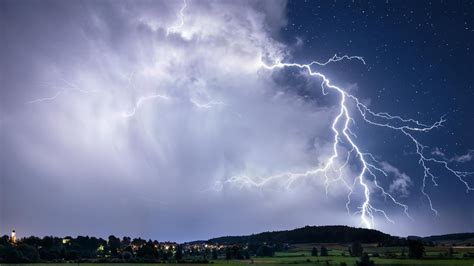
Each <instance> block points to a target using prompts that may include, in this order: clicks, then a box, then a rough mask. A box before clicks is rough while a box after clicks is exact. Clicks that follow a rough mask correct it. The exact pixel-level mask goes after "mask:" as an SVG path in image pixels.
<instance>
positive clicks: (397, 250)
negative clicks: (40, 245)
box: [4, 244, 474, 266]
mask: <svg viewBox="0 0 474 266" xmlns="http://www.w3.org/2000/svg"><path fill="white" fill-rule="evenodd" d="M314 246H316V247H318V248H319V247H320V245H318V244H315V245H314ZM312 247H313V245H308V244H304V245H294V246H292V247H291V248H290V249H289V250H288V251H285V252H277V253H276V254H275V256H274V257H262V258H252V259H251V260H229V261H227V260H225V259H218V260H213V261H211V262H210V263H209V264H203V265H215V266H219V265H227V266H237V265H252V264H258V265H262V266H271V265H302V266H303V265H335V266H338V265H340V264H341V263H343V262H345V263H346V264H347V265H355V262H356V261H357V258H353V257H349V256H348V252H347V246H344V245H338V244H332V245H331V244H329V245H328V244H326V247H327V248H328V250H329V256H328V257H313V256H311V252H310V250H311V248H312ZM402 250H403V248H402V247H390V248H385V247H377V246H375V245H364V252H368V253H369V254H371V255H373V254H375V253H378V254H379V256H380V257H371V260H373V261H374V262H375V265H387V266H388V265H392V266H396V265H400V266H402V265H433V266H449V265H455V266H474V258H463V255H464V254H465V253H467V252H472V253H474V247H454V254H453V256H452V257H451V258H440V256H441V254H445V253H447V252H448V247H443V246H438V247H426V256H425V258H424V259H421V260H411V259H401V258H387V257H386V256H387V255H388V256H394V255H395V256H400V255H401V254H402ZM405 253H407V251H405ZM4 265H6V264H4ZM22 265H23V266H28V264H22ZM31 265H33V266H72V265H79V264H77V263H64V264H58V263H48V264H42V263H39V264H31ZM80 265H81V266H96V265H97V264H91V263H84V264H80ZM100 265H102V266H114V265H117V264H116V263H114V264H105V263H104V264H100ZM132 265H134V264H130V263H121V264H120V266H132ZM135 265H136V264H135ZM146 265H149V266H163V265H183V266H184V265H196V264H176V263H174V264H163V263H162V264H146Z"/></svg>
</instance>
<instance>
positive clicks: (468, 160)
mask: <svg viewBox="0 0 474 266" xmlns="http://www.w3.org/2000/svg"><path fill="white" fill-rule="evenodd" d="M473 13H474V4H473V3H472V2H469V1H425V2H420V1H416V2H415V1H288V2H287V1H244V0H241V1H240V0H239V1H230V0H229V1H196V0H186V1H133V2H132V1H106V0H100V1H87V0H81V1H79V0H75V1H69V2H68V3H67V4H66V3H64V2H63V1H56V0H47V1H46V0H45V1H31V0H21V1H10V0H3V1H0V14H1V15H0V25H1V26H0V31H1V37H0V38H1V42H0V57H1V58H2V60H1V61H2V63H1V64H0V70H1V71H0V73H1V76H0V78H1V79H0V82H1V83H0V96H1V97H0V104H1V105H0V130H1V135H0V138H1V139H0V148H1V153H0V167H1V168H0V175H1V176H0V178H1V179H0V233H1V234H5V233H7V232H9V231H10V230H11V229H12V228H15V229H16V231H17V232H18V234H19V235H20V236H26V235H39V236H42V235H58V236H63V235H96V236H102V237H106V236H108V235H110V234H115V235H117V236H123V235H130V236H132V237H144V238H153V239H158V240H174V241H189V240H196V239H207V238H211V237H215V236H221V235H236V234H248V233H256V232H260V231H267V230H280V229H291V228H295V227H301V226H305V225H327V224H346V225H350V226H364V224H363V223H361V220H360V215H359V214H358V213H357V211H358V207H359V206H360V205H361V204H362V202H363V200H364V199H363V197H362V196H361V195H362V194H361V191H360V189H361V188H360V187H358V186H356V187H355V188H354V193H353V194H352V195H351V200H352V201H351V203H350V204H349V205H348V206H349V211H348V210H346V201H347V195H348V190H347V188H346V187H345V186H344V185H343V184H341V182H334V183H331V185H330V187H329V189H328V192H327V193H326V185H327V184H326V183H325V180H324V176H321V175H314V176H309V177H306V178H301V179H298V180H296V181H294V182H292V183H291V185H290V186H287V184H288V183H287V182H286V181H288V176H281V177H279V178H277V179H275V180H271V181H270V182H267V183H265V185H256V184H260V183H259V182H260V181H262V180H266V177H270V176H274V175H279V174H281V173H288V172H292V173H298V172H304V171H308V170H310V169H314V168H315V167H320V166H321V165H324V164H325V162H327V160H328V158H329V157H330V156H331V154H332V147H333V139H334V132H333V130H331V124H332V122H333V120H334V118H335V116H336V115H337V112H338V104H339V98H338V95H337V94H336V93H334V91H333V92H332V93H331V92H330V91H328V92H329V93H327V94H325V93H323V91H322V90H321V80H320V79H318V78H316V77H311V76H309V75H308V73H307V72H306V71H304V70H302V69H298V68H291V67H287V68H282V69H274V70H269V69H266V68H264V67H263V64H267V65H271V64H274V63H276V62H284V63H290V62H291V63H300V64H307V63H310V62H312V61H314V60H317V61H319V62H326V61H327V60H328V59H329V58H331V57H333V56H334V55H335V54H336V55H338V56H343V55H349V56H360V57H363V59H364V61H365V64H363V63H362V62H361V61H360V60H342V61H340V62H334V63H331V64H328V65H326V66H315V67H314V68H313V70H314V71H320V72H321V73H323V74H324V75H325V76H326V77H327V78H329V79H330V80H331V84H333V85H335V86H338V87H340V88H342V89H343V90H344V91H347V92H348V93H350V94H351V95H354V96H355V97H357V98H358V99H359V100H360V101H361V102H363V103H364V104H365V105H366V106H368V107H370V109H371V110H373V111H375V112H387V113H389V114H392V115H397V116H402V117H405V118H412V119H416V120H417V121H421V122H422V123H426V124H432V123H435V122H436V121H438V120H439V119H440V118H441V117H444V119H446V122H444V123H443V126H441V127H439V128H436V129H434V130H431V131H429V132H415V133H413V136H415V137H416V139H417V140H418V141H420V143H422V144H423V145H424V146H425V148H424V150H423V152H424V153H423V154H424V155H425V156H427V157H430V158H435V159H437V160H440V161H443V162H446V163H447V165H448V166H449V167H451V168H452V169H456V170H459V171H474V166H473V162H474V141H473V140H472V134H471V132H472V131H473V130H474V128H473V126H472V125H473V124H474V111H473V110H472V106H471V101H472V100H474V90H473V87H472V86H473V85H472V84H473V83H474V77H473V75H472V62H473V59H474V56H473V51H472V49H474V47H473V46H474V17H473V15H472V14H473ZM348 104H349V105H348V108H349V110H350V112H351V114H354V116H353V119H354V120H353V124H351V131H352V132H353V133H354V139H355V142H356V143H357V145H358V147H360V149H361V150H362V152H370V153H371V154H372V155H373V156H374V158H376V160H377V161H378V164H377V165H378V167H380V168H381V169H383V170H384V171H385V172H386V173H387V176H386V177H383V176H381V177H380V179H379V182H380V183H379V184H380V185H381V186H382V187H384V188H385V189H386V190H387V191H388V192H390V193H391V195H393V196H394V197H395V198H396V199H397V200H399V201H400V202H401V203H403V204H406V205H407V206H408V207H409V215H410V217H411V218H409V217H407V216H406V215H405V213H404V210H403V208H400V206H397V205H396V204H393V202H391V201H390V200H389V199H388V200H387V198H386V197H383V195H382V194H381V193H380V191H379V190H377V188H376V187H375V186H374V184H373V182H371V181H370V180H372V179H371V177H367V181H368V183H370V185H369V189H370V191H371V193H372V194H371V204H372V205H373V206H374V207H376V208H379V209H383V210H384V211H385V212H386V214H387V215H388V216H389V217H390V219H391V220H393V222H394V223H391V222H389V221H387V220H386V219H385V218H384V217H383V216H382V215H381V214H380V213H377V214H375V215H374V228H375V229H378V230H381V231H384V232H387V233H390V234H394V235H400V236H406V235H431V234H443V233H454V232H466V231H471V232H472V231H474V208H473V207H472V206H474V191H471V192H470V193H466V192H467V188H469V187H474V176H473V175H467V176H466V177H465V181H466V184H464V183H462V182H460V180H459V179H458V178H457V177H456V176H455V175H453V174H452V173H451V172H449V171H447V169H446V168H445V167H443V166H442V165H440V164H433V165H429V168H430V171H431V172H432V173H433V174H434V176H436V178H437V179H436V180H435V181H436V183H437V185H435V184H434V182H432V181H431V178H429V179H428V180H427V182H426V185H425V191H426V192H427V193H429V195H430V197H431V200H432V204H433V208H434V209H435V210H436V211H437V212H438V214H436V213H435V212H433V211H432V210H430V208H431V207H430V205H429V201H428V200H427V198H426V196H425V195H423V193H422V191H421V187H422V184H423V167H422V166H420V164H419V162H418V159H419V157H418V155H417V154H416V147H415V146H414V144H413V142H412V141H411V140H410V139H409V138H407V136H405V135H404V134H402V133H401V132H400V131H396V130H395V131H394V130H390V129H387V128H382V127H377V126H374V125H370V124H368V123H366V122H365V121H364V120H363V119H362V117H361V116H360V115H357V114H358V113H357V108H356V106H354V105H353V104H352V105H350V103H348ZM346 144H347V143H345V144H344V143H343V144H342V146H341V147H340V148H339V151H340V152H341V154H342V153H343V151H347V150H345V149H347V145H346ZM344 145H346V146H344ZM336 164H339V165H342V164H343V161H339V160H338V161H337V162H336ZM359 169H360V164H358V163H357V160H356V158H352V159H351V160H348V163H347V167H345V168H344V172H343V176H344V178H347V180H354V178H355V177H356V176H357V173H358V170H359ZM249 180H251V181H254V182H249ZM351 182H352V181H351Z"/></svg>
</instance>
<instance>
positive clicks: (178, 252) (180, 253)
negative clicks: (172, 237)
mask: <svg viewBox="0 0 474 266" xmlns="http://www.w3.org/2000/svg"><path fill="white" fill-rule="evenodd" d="M174 258H175V260H176V261H178V262H179V261H181V260H183V248H182V247H181V246H178V247H177V248H176V253H175V254H174Z"/></svg>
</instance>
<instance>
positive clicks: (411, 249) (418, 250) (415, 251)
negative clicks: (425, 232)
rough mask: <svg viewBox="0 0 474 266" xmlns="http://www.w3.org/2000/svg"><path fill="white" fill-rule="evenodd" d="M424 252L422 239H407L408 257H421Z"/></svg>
mask: <svg viewBox="0 0 474 266" xmlns="http://www.w3.org/2000/svg"><path fill="white" fill-rule="evenodd" d="M424 253H425V247H424V246H423V241H421V240H419V239H411V240H408V257H409V258H410V259H421V258H423V254H424Z"/></svg>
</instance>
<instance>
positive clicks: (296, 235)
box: [208, 226, 406, 246]
mask: <svg viewBox="0 0 474 266" xmlns="http://www.w3.org/2000/svg"><path fill="white" fill-rule="evenodd" d="M404 241H405V240H404V239H402V238H399V237H394V236H391V235H389V234H385V233H382V232H380V231H377V230H371V229H363V228H353V227H348V226H306V227H303V228H298V229H294V230H287V231H274V232H265V233H260V234H253V235H248V236H225V237H218V238H212V239H209V241H208V243H219V244H228V243H289V244H295V243H299V244H301V243H352V242H361V243H381V244H383V245H386V246H388V245H404V244H406V243H405V242H404Z"/></svg>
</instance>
